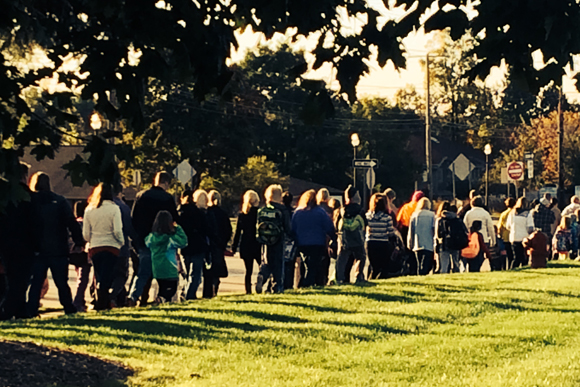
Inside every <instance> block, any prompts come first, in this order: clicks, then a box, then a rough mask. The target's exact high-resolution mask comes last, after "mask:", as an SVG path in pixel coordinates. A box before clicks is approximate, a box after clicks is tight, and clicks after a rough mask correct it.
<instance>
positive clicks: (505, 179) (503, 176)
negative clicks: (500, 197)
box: [501, 168, 509, 184]
mask: <svg viewBox="0 0 580 387" xmlns="http://www.w3.org/2000/svg"><path fill="white" fill-rule="evenodd" d="M508 180H509V179H508V175H507V168H502V169H501V183H502V184H507V183H508Z"/></svg>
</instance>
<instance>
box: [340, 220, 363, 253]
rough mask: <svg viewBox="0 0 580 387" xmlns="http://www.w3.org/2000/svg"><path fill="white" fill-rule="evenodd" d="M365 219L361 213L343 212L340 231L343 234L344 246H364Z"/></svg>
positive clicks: (342, 242) (342, 241)
mask: <svg viewBox="0 0 580 387" xmlns="http://www.w3.org/2000/svg"><path fill="white" fill-rule="evenodd" d="M364 224H365V223H364V220H363V219H362V217H361V216H360V215H356V216H352V215H351V216H349V215H347V214H343V216H342V219H340V221H339V223H338V231H339V232H340V235H341V238H340V240H341V244H342V246H343V247H344V248H347V249H348V248H354V247H361V246H364V240H363V229H364Z"/></svg>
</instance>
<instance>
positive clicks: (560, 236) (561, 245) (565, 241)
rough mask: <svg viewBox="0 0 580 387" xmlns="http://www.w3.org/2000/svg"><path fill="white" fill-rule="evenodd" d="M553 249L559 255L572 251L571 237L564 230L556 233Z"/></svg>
mask: <svg viewBox="0 0 580 387" xmlns="http://www.w3.org/2000/svg"><path fill="white" fill-rule="evenodd" d="M552 248H553V249H554V250H556V251H557V252H559V253H565V252H567V251H569V250H570V243H569V236H568V233H567V232H566V231H564V230H558V231H556V235H554V239H553V246H552Z"/></svg>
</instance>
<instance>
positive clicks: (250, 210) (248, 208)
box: [232, 190, 262, 294]
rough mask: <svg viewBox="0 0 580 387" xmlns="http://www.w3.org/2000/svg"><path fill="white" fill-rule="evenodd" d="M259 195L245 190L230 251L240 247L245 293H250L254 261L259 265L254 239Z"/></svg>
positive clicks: (259, 247) (259, 259)
mask: <svg viewBox="0 0 580 387" xmlns="http://www.w3.org/2000/svg"><path fill="white" fill-rule="evenodd" d="M259 205H260V197H259V196H258V193H257V192H256V191H253V190H249V191H246V193H245V194H244V199H243V203H242V211H241V212H240V213H239V214H238V222H237V224H236V233H235V235H234V243H233V245H232V252H233V253H235V252H236V250H237V249H238V245H239V248H240V258H242V260H243V261H244V266H245V267H246V275H245V277H244V284H245V286H246V294H252V272H253V271H254V261H256V263H257V264H258V267H259V266H260V264H261V262H262V259H261V257H260V249H261V245H260V244H259V243H258V242H257V241H256V223H257V221H258V206H259Z"/></svg>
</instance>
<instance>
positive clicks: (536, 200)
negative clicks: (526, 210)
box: [531, 199, 540, 208]
mask: <svg viewBox="0 0 580 387" xmlns="http://www.w3.org/2000/svg"><path fill="white" fill-rule="evenodd" d="M538 204H540V201H539V200H538V199H534V200H532V204H531V207H532V208H534V207H536V206H537V205H538Z"/></svg>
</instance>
